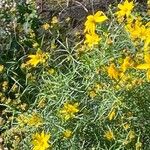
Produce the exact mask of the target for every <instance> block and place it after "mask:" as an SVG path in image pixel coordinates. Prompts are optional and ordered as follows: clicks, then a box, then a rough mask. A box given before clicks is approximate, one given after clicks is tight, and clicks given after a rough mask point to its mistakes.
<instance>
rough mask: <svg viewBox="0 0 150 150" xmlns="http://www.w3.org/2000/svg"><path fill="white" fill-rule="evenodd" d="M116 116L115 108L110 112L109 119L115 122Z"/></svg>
mask: <svg viewBox="0 0 150 150" xmlns="http://www.w3.org/2000/svg"><path fill="white" fill-rule="evenodd" d="M115 115H116V110H115V108H113V109H112V110H111V111H110V112H109V114H108V119H109V120H110V121H111V120H113V118H114V117H115Z"/></svg>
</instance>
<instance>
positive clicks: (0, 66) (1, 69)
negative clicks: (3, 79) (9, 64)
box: [0, 64, 4, 73]
mask: <svg viewBox="0 0 150 150" xmlns="http://www.w3.org/2000/svg"><path fill="white" fill-rule="evenodd" d="M3 70H4V66H3V65H1V64H0V73H1V72H3Z"/></svg>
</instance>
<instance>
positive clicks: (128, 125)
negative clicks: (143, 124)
mask: <svg viewBox="0 0 150 150" xmlns="http://www.w3.org/2000/svg"><path fill="white" fill-rule="evenodd" d="M123 128H124V129H125V130H128V129H129V128H130V124H129V123H127V122H126V123H125V124H124V125H123Z"/></svg>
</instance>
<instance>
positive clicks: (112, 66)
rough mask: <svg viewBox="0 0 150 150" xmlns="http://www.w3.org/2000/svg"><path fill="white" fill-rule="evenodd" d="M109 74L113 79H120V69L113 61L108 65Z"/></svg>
mask: <svg viewBox="0 0 150 150" xmlns="http://www.w3.org/2000/svg"><path fill="white" fill-rule="evenodd" d="M107 72H108V76H109V77H110V78H111V79H116V80H118V79H119V74H120V73H119V71H118V70H117V68H116V67H115V64H114V63H112V64H110V66H109V67H108V70H107Z"/></svg>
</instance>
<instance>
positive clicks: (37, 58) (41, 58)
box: [25, 49, 47, 67]
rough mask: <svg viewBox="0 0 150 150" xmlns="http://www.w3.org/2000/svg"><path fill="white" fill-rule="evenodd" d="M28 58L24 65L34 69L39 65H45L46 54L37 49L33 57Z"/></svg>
mask: <svg viewBox="0 0 150 150" xmlns="http://www.w3.org/2000/svg"><path fill="white" fill-rule="evenodd" d="M28 58H29V60H28V61H27V62H26V64H25V65H26V66H33V67H36V66H37V65H38V64H39V63H45V61H46V60H47V54H46V53H44V52H42V51H41V50H40V49H38V50H37V52H36V54H35V55H29V56H28Z"/></svg>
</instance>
